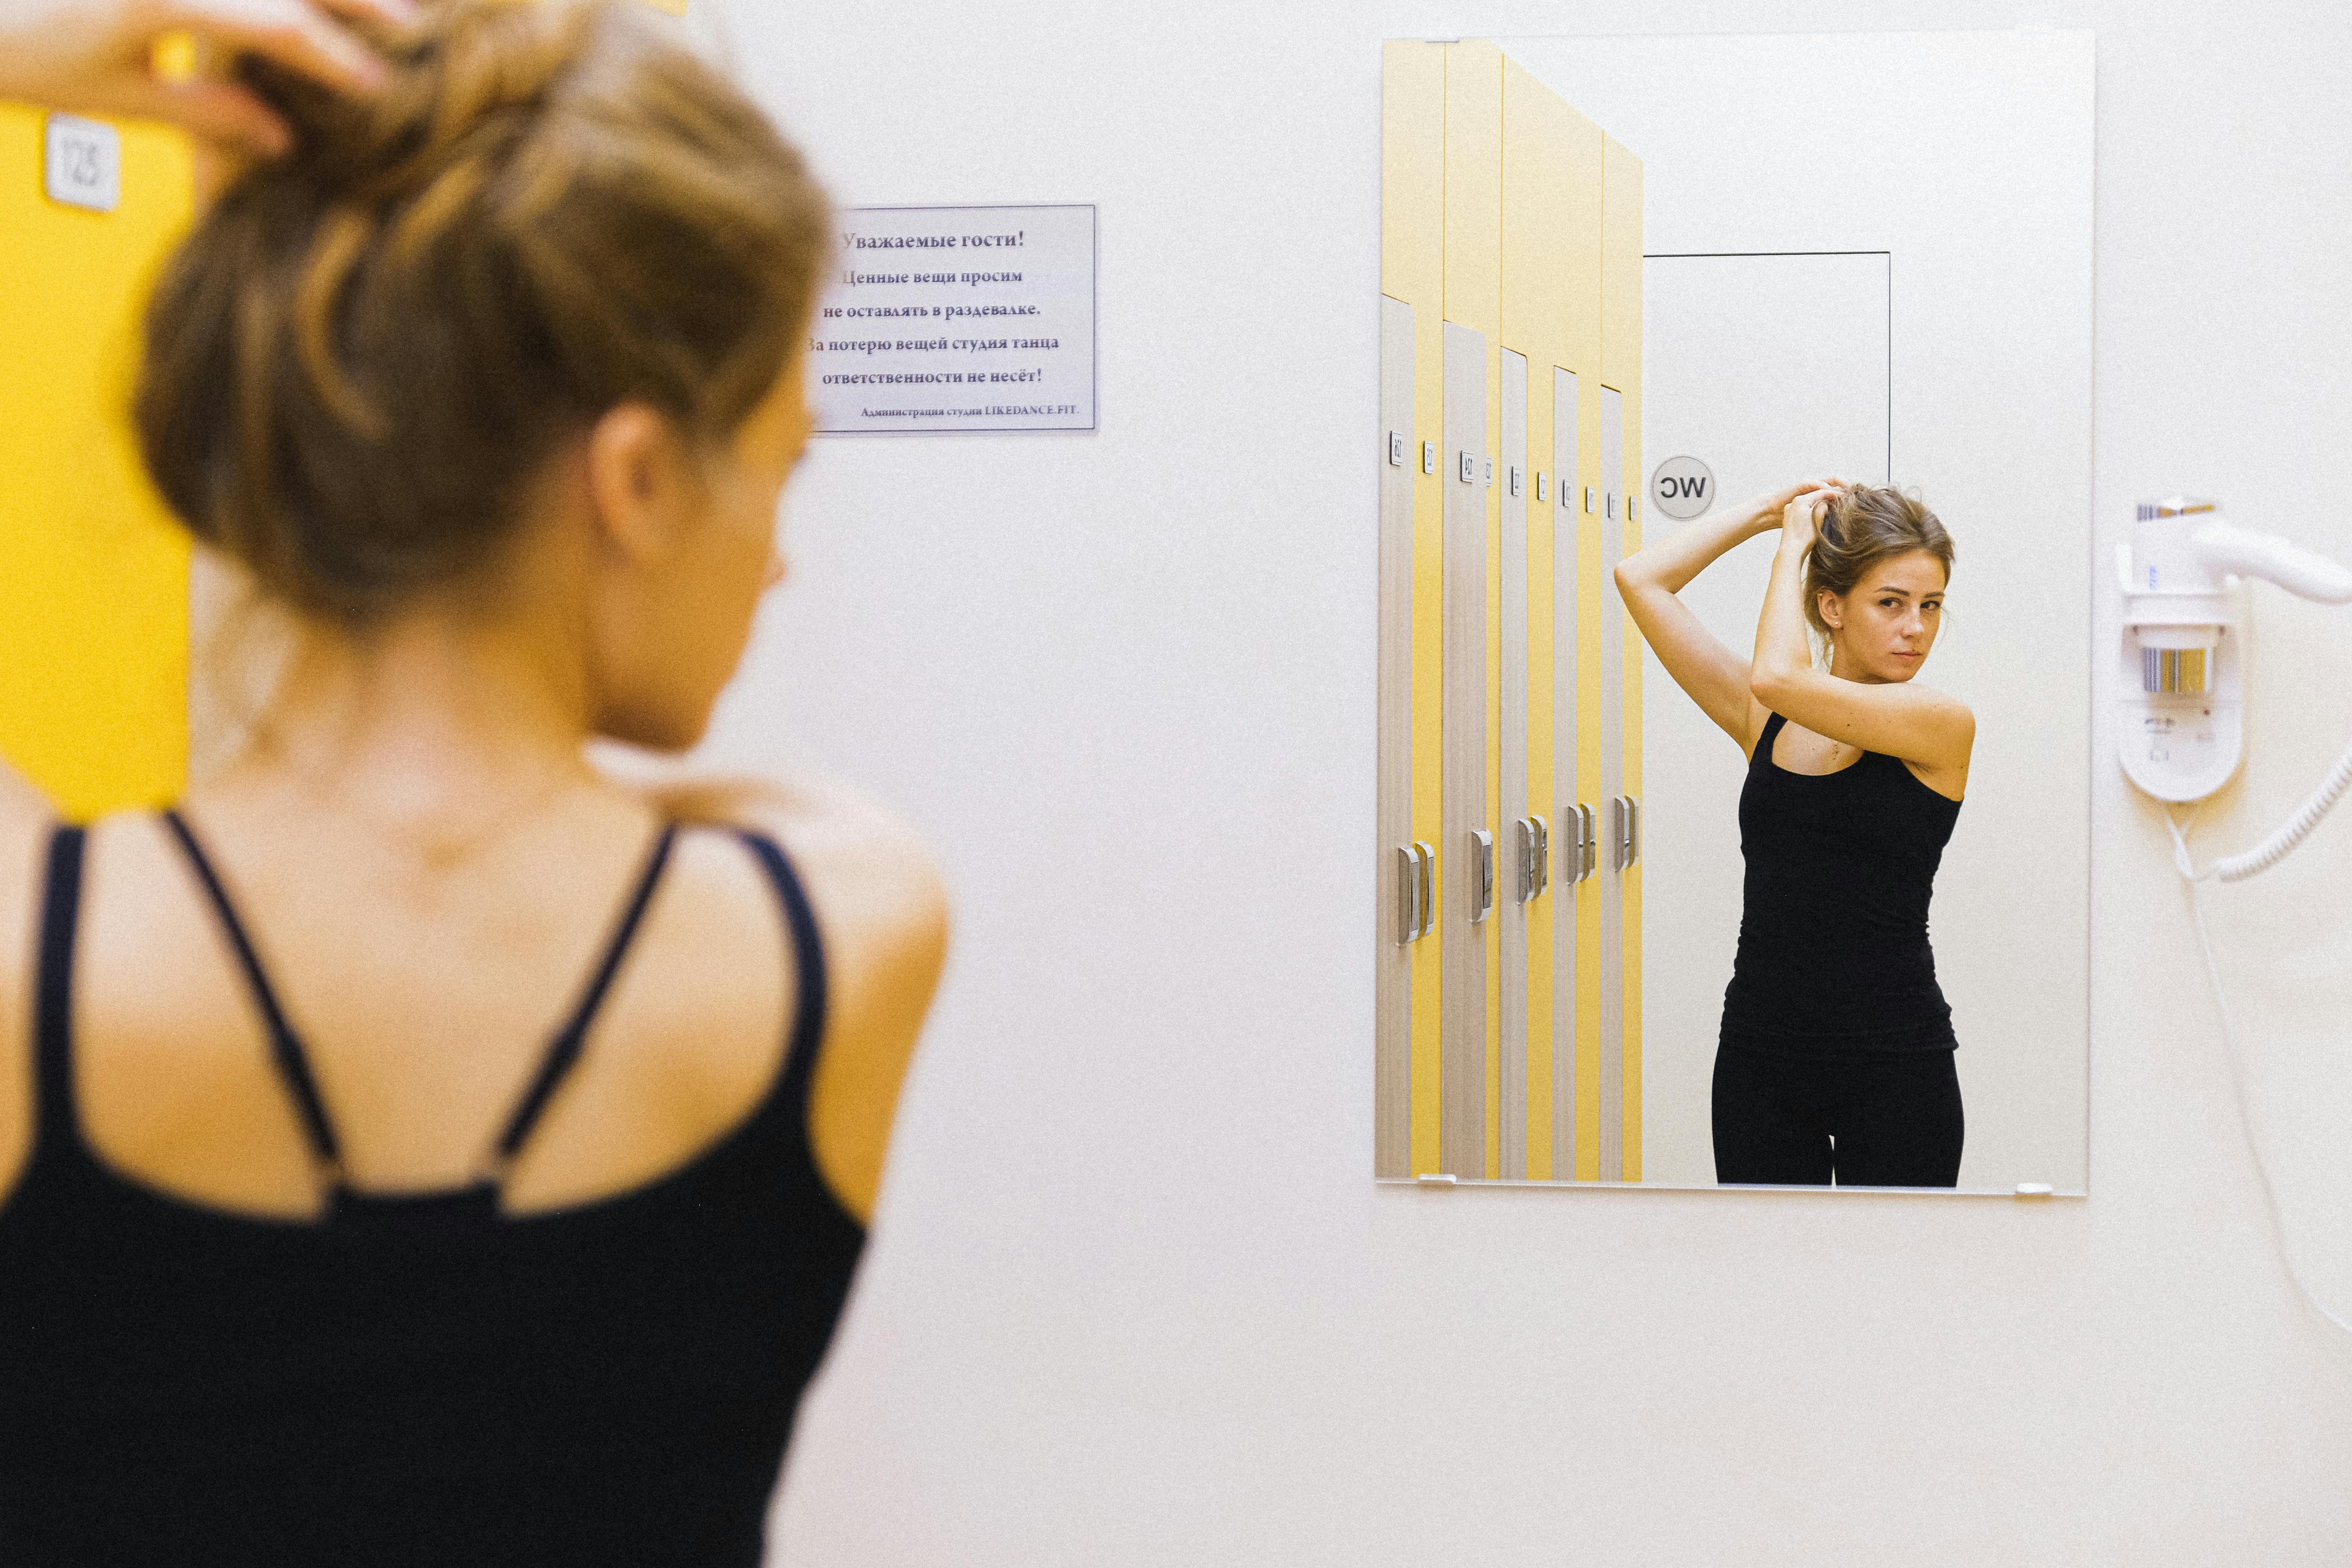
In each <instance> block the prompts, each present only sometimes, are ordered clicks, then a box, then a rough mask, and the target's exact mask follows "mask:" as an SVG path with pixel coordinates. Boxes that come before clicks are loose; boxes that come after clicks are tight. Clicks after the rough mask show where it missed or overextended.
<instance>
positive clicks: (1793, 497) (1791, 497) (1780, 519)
mask: <svg viewBox="0 0 2352 1568" xmlns="http://www.w3.org/2000/svg"><path fill="white" fill-rule="evenodd" d="M1845 488H1846V487H1845V481H1844V480H1843V479H1838V478H1836V477H1835V476H1832V477H1831V478H1829V479H1803V480H1801V481H1799V482H1798V483H1796V484H1793V485H1790V487H1789V488H1788V489H1780V490H1774V491H1773V492H1772V493H1771V494H1769V495H1761V496H1758V497H1757V498H1756V499H1755V500H1752V501H1750V502H1748V508H1747V511H1748V532H1750V533H1751V534H1755V533H1770V532H1773V531H1776V530H1778V529H1780V528H1783V527H1786V526H1787V523H1788V512H1789V508H1790V506H1792V505H1794V504H1795V503H1796V501H1797V500H1799V499H1800V498H1801V497H1806V496H1823V497H1826V496H1828V495H1829V494H1831V493H1832V492H1834V491H1838V490H1842V489H1845Z"/></svg>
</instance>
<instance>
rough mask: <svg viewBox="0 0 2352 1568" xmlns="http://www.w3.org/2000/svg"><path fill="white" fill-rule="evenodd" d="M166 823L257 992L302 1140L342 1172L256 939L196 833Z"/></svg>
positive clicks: (171, 815) (331, 1130)
mask: <svg viewBox="0 0 2352 1568" xmlns="http://www.w3.org/2000/svg"><path fill="white" fill-rule="evenodd" d="M163 821H164V823H165V824H166V825H167V826H170V828H171V829H172V837H174V838H177V839H178V840H179V841H180V849H181V852H182V853H184V855H186V856H187V858H188V864H189V866H190V867H192V868H194V870H195V873H196V880H197V881H199V882H202V883H203V884H204V888H205V895H206V896H207V897H209V898H210V899H211V900H212V904H213V913H214V914H215V915H217V916H218V917H219V918H220V925H221V931H222V934H224V935H226V937H227V938H228V944H229V946H230V947H231V948H232V949H234V950H235V951H236V962H237V964H238V966H239V967H240V968H242V969H243V970H244V971H245V982H246V985H247V988H249V989H250V990H251V991H252V993H253V1001H254V1005H255V1006H257V1007H258V1008H260V1010H261V1021H262V1024H263V1026H265V1027H266V1028H268V1031H269V1055H270V1059H271V1060H273V1061H274V1062H276V1063H277V1064H278V1077H279V1078H281V1079H285V1080H286V1092H287V1093H288V1094H289V1095H291V1096H292V1097H293V1100H294V1109H295V1110H296V1112H297V1113H298V1114H299V1116H300V1117H301V1119H302V1131H303V1135H304V1136H305V1137H307V1138H308V1139H310V1152H311V1154H312V1155H313V1156H315V1157H316V1158H317V1160H318V1162H319V1163H320V1164H321V1165H323V1166H325V1167H326V1168H327V1169H329V1170H338V1169H340V1168H341V1165H342V1162H343V1155H342V1149H341V1145H340V1144H339V1143H338V1142H336V1140H335V1126H334V1123H333V1122H332V1121H329V1120H328V1117H327V1102H326V1101H325V1100H323V1099H321V1098H320V1094H319V1080H318V1079H316V1078H315V1077H313V1076H312V1075H311V1072H310V1057H309V1055H308V1054H307V1053H305V1052H304V1050H303V1049H302V1041H301V1037H299V1036H298V1035H296V1034H295V1033H294V1026H292V1025H290V1024H289V1023H288V1022H287V1021H286V1010H285V1009H284V1008H283V1007H280V1006H279V1005H278V993H277V992H276V991H275V990H274V989H272V988H271V986H270V984H269V976H268V975H267V974H265V973H262V968H261V956H260V954H259V953H257V952H255V951H254V946H253V939H252V938H251V937H250V936H247V934H246V930H245V922H244V921H241V920H239V919H238V918H237V914H236V906H235V905H233V904H231V903H230V902H229V900H228V889H226V887H224V886H223V885H222V883H221V879H220V873H219V872H217V871H215V870H214V869H213V862H212V858H211V857H210V856H208V855H206V854H205V848H204V846H203V845H202V844H199V843H198V842H197V841H196V835H195V830H194V828H192V827H190V826H188V819H187V818H186V817H184V816H181V815H180V814H179V812H178V811H177V810H171V811H166V812H164V813H163Z"/></svg>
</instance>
